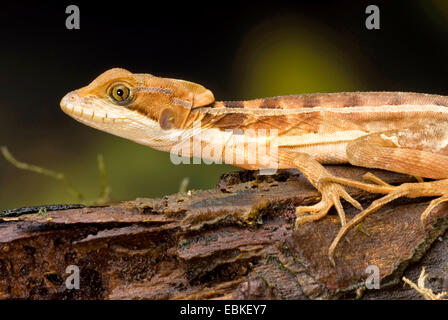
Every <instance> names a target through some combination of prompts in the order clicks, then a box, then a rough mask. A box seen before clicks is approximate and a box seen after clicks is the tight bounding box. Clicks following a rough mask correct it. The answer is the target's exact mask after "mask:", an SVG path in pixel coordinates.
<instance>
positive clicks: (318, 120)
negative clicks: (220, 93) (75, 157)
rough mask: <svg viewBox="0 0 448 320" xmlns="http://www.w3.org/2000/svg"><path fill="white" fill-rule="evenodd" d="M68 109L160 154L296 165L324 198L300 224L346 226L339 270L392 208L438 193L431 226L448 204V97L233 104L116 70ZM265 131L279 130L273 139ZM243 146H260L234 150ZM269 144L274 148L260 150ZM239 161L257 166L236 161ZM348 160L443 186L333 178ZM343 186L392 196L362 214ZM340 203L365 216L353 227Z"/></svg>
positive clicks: (329, 96) (200, 90) (66, 102)
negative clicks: (362, 232)
mask: <svg viewBox="0 0 448 320" xmlns="http://www.w3.org/2000/svg"><path fill="white" fill-rule="evenodd" d="M61 108H62V110H63V111H64V112H65V113H67V114H68V115H70V116H71V117H73V118H75V119H76V120H78V121H80V122H82V123H84V124H86V125H88V126H91V127H94V128H97V129H99V130H103V131H106V132H109V133H111V134H114V135H117V136H121V137H124V138H127V139H130V140H132V141H135V142H137V143H140V144H144V145H147V146H150V147H152V148H155V149H158V150H163V151H168V152H174V153H176V154H178V153H181V154H182V156H190V157H191V156H195V157H202V158H203V159H210V158H212V159H215V160H216V159H224V162H226V163H228V164H233V165H237V166H239V167H242V168H246V169H261V168H268V167H272V166H274V167H276V168H298V169H299V170H300V171H301V172H302V173H303V174H304V175H305V176H306V178H307V179H308V180H309V181H310V182H311V183H312V184H313V185H314V186H315V187H316V188H317V189H318V190H319V191H320V193H321V195H322V198H321V200H320V202H318V203H317V204H315V205H312V206H299V207H297V209H296V215H297V219H296V228H298V227H299V226H300V225H301V224H303V223H305V222H309V221H313V220H318V219H321V218H322V217H324V216H325V215H326V214H327V212H328V211H329V210H330V208H331V207H332V206H335V208H336V210H337V212H338V215H339V218H340V222H341V225H342V226H341V229H340V231H339V233H338V235H337V236H336V238H335V239H334V241H333V243H332V244H331V246H330V248H329V257H330V260H331V261H332V262H333V264H334V260H333V256H334V251H335V249H336V246H337V244H338V242H339V241H340V240H341V239H342V237H343V236H344V235H345V234H346V233H347V232H348V231H349V230H350V229H351V228H353V227H354V226H356V225H357V224H359V223H360V222H361V221H362V220H363V219H364V218H365V217H366V216H367V215H369V214H371V213H373V212H375V211H376V210H378V209H379V208H381V207H382V206H384V205H385V204H386V203H388V202H390V201H392V200H394V199H396V198H399V197H409V198H413V197H420V196H438V198H436V199H435V200H433V201H432V202H431V203H430V205H429V206H428V208H427V209H426V210H425V211H424V212H423V213H422V216H421V219H422V221H424V220H425V218H426V217H427V216H428V215H429V213H430V212H431V210H432V209H433V208H434V207H435V206H437V205H438V204H440V203H442V202H445V201H448V97H445V96H440V95H432V94H421V93H407V92H344V93H323V94H321V93H315V94H301V95H290V96H283V97H272V98H265V99H256V100H249V101H231V102H226V101H215V100H214V96H213V94H212V92H211V91H209V90H207V89H206V88H204V87H203V86H201V85H198V84H195V83H192V82H188V81H183V80H176V79H166V78H159V77H155V76H152V75H149V74H133V73H131V72H129V71H127V70H124V69H118V68H116V69H111V70H109V71H106V72H105V73H103V74H101V75H100V76H99V77H98V78H96V79H95V80H94V81H93V82H92V83H90V84H89V85H88V86H86V87H83V88H81V89H78V90H75V91H72V92H70V93H68V94H67V95H66V96H65V97H64V98H63V99H62V101H61ZM198 123H199V125H197V124H198ZM266 130H272V131H275V133H276V134H275V135H270V136H267V135H266V134H265V132H266ZM254 132H255V134H254ZM258 132H263V134H257V133H258ZM198 137H200V138H199V140H198ZM243 138H244V139H243ZM195 139H196V142H195V141H193V140H195ZM192 141H193V142H192ZM198 141H199V142H198ZM218 145H219V148H214V147H218ZM241 145H245V146H249V145H254V146H255V148H253V149H251V150H252V151H247V150H246V149H243V150H246V151H245V152H243V153H241V152H239V151H235V150H238V149H237V148H235V146H241ZM272 145H275V146H276V148H275V152H271V153H266V152H264V151H263V150H266V148H268V147H270V146H272ZM179 146H180V147H179ZM206 149H207V150H208V153H206V154H205V155H204V152H203V151H204V150H206ZM210 149H213V150H214V151H212V152H210ZM173 150H176V151H173ZM262 151H263V152H262ZM229 153H230V155H231V156H225V157H224V154H229ZM238 156H239V157H240V158H241V157H242V158H243V160H247V159H248V158H249V157H250V158H251V159H252V160H251V161H242V162H241V161H239V162H237V161H236V160H235V157H238ZM341 163H350V164H352V165H356V166H362V167H366V168H378V169H384V170H389V171H394V172H399V173H404V174H409V175H414V176H416V177H424V178H431V179H436V180H435V181H429V182H423V180H422V179H420V182H415V183H405V184H402V185H399V186H392V185H389V184H387V183H385V182H383V181H382V180H380V179H379V178H377V177H375V176H374V175H372V174H370V175H369V174H368V175H366V179H367V180H370V182H373V183H363V182H359V181H355V180H349V179H344V178H339V177H335V176H333V175H332V174H330V173H329V172H328V171H327V170H326V169H325V168H324V167H323V164H341ZM343 185H346V186H351V187H356V188H360V189H363V190H366V191H368V192H373V193H382V194H385V196H383V197H382V198H380V199H378V200H375V201H373V202H372V204H371V205H370V206H369V207H368V208H366V209H364V210H363V209H362V207H361V205H360V204H359V203H358V202H357V201H356V200H355V199H353V198H352V197H351V196H350V195H349V194H348V193H347V192H346V191H345V189H344V187H343ZM340 198H343V199H345V200H347V201H348V202H350V203H351V204H352V205H353V206H355V207H356V208H358V209H360V210H362V211H361V212H360V213H359V214H358V215H356V216H355V217H354V218H353V219H351V220H350V221H349V222H346V218H345V213H344V209H343V207H342V204H341V202H340Z"/></svg>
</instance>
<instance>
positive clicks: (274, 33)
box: [0, 0, 448, 209]
mask: <svg viewBox="0 0 448 320" xmlns="http://www.w3.org/2000/svg"><path fill="white" fill-rule="evenodd" d="M69 4H76V5H78V6H79V7H80V11H81V29H80V30H67V29H66V28H65V19H66V17H67V15H66V14H65V8H66V6H67V5H69ZM369 4H371V3H370V2H365V1H359V2H356V3H355V2H353V1H352V2H350V1H332V2H328V3H327V2H318V1H317V2H315V1H314V2H313V3H312V4H311V3H307V2H304V3H298V2H295V3H292V2H286V1H276V2H271V3H269V2H262V1H257V2H244V4H241V3H238V2H225V3H220V4H211V3H200V2H198V3H196V2H195V3H194V4H192V3H184V4H179V3H176V4H171V3H168V2H167V3H161V2H159V3H158V4H155V3H149V2H135V1H127V2H122V3H120V4H119V5H110V3H109V2H104V3H99V2H98V3H95V4H92V3H90V2H85V1H78V2H77V3H68V2H67V3H64V2H61V3H59V4H57V5H54V4H53V5H50V4H35V3H30V4H26V3H21V4H5V5H2V10H1V12H0V30H1V31H2V38H1V39H2V40H1V42H0V49H1V50H0V66H1V68H0V93H1V94H0V145H6V146H8V148H9V150H10V151H11V152H12V153H13V154H14V155H15V156H16V157H17V158H18V159H19V160H22V161H26V162H29V163H33V164H36V165H40V166H43V167H46V168H50V169H53V170H55V171H58V172H63V173H65V174H66V175H67V176H68V177H70V179H71V180H72V181H73V183H74V184H75V185H76V187H77V188H78V189H80V190H81V191H82V192H83V193H84V194H85V196H86V198H87V200H92V199H95V198H96V197H97V196H98V193H99V184H100V177H99V173H98V170H97V166H96V157H97V154H98V153H101V154H103V156H104V160H105V164H106V171H107V174H108V179H109V185H110V187H111V188H112V199H113V200H115V201H120V200H131V199H134V198H136V197H160V196H163V195H165V194H170V193H174V192H177V191H178V189H179V184H180V183H181V181H182V179H183V178H185V177H188V178H189V180H190V184H189V186H188V189H204V188H212V187H214V186H215V184H216V182H217V181H218V178H219V175H220V174H221V173H224V172H228V171H232V170H238V169H237V168H234V167H230V166H226V165H178V166H176V165H173V164H172V163H171V162H170V160H169V154H168V153H163V152H159V151H154V150H151V149H149V148H147V147H144V146H141V145H138V144H135V143H132V142H129V141H126V140H124V139H122V138H118V137H115V136H112V135H109V134H106V133H102V132H100V131H96V130H94V129H92V128H89V127H87V126H84V125H81V124H79V123H77V122H75V121H74V120H73V119H71V118H69V117H68V116H66V115H65V114H63V113H62V111H60V109H59V100H60V98H61V97H62V96H63V95H64V94H65V93H67V92H68V91H71V90H73V89H76V88H79V87H82V86H84V85H87V84H88V83H89V82H90V81H91V80H93V79H94V78H95V77H96V76H97V75H99V74H100V73H101V72H103V71H105V70H107V69H109V68H112V67H123V68H126V69H128V70H130V71H132V72H139V73H152V74H154V75H157V76H162V77H171V78H180V79H185V80H190V81H194V82H197V83H200V84H202V85H204V86H206V87H207V88H209V89H211V90H212V91H213V92H214V94H215V97H216V99H217V100H241V99H252V98H260V97H266V96H275V95H285V94H295V93H311V92H337V91H370V90H385V91H415V92H426V93H438V94H448V86H447V81H446V79H447V78H448V63H447V61H448V44H447V43H446V42H447V39H448V37H447V35H448V2H447V1H442V0H440V1H376V2H375V4H376V5H378V6H379V8H380V19H381V29H380V30H367V29H366V27H365V19H366V18H367V14H366V13H365V9H366V7H367V5H369ZM73 202H77V200H76V198H75V197H74V196H73V195H72V194H71V193H70V192H69V191H68V189H67V188H66V187H65V186H64V184H62V183H61V182H59V181H56V180H53V179H50V178H47V177H44V176H41V175H37V174H33V173H30V172H26V171H20V170H18V169H16V168H14V167H13V166H12V165H11V164H10V163H8V162H7V161H5V160H4V159H3V158H0V209H7V208H13V207H21V206H28V205H41V204H51V203H73Z"/></svg>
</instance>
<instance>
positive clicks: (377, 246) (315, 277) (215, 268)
mask: <svg viewBox="0 0 448 320" xmlns="http://www.w3.org/2000/svg"><path fill="white" fill-rule="evenodd" d="M329 170H331V171H332V172H334V173H335V174H336V175H339V176H344V177H348V178H354V179H358V180H361V177H362V175H363V174H364V173H365V172H366V171H365V170H363V169H361V168H353V167H344V166H334V167H329ZM372 172H373V173H375V174H376V175H378V176H379V177H380V178H382V179H384V180H385V181H387V182H389V183H391V184H399V183H402V182H409V181H414V178H412V177H409V176H405V175H399V174H393V173H390V172H385V171H379V170H373V171H372ZM349 191H350V193H351V194H352V196H354V198H356V199H357V200H358V201H360V202H361V203H362V204H363V206H364V207H366V206H367V205H368V204H369V203H370V202H371V201H372V199H374V198H375V197H378V196H377V195H372V194H368V193H365V192H361V191H359V190H355V189H353V190H352V189H349ZM318 197H319V193H318V192H317V191H316V190H315V189H314V188H313V187H312V186H311V185H310V184H309V183H308V182H307V181H306V179H304V178H303V176H301V175H300V174H298V173H297V172H294V171H279V172H278V173H277V174H276V175H273V176H263V175H259V174H258V173H257V172H256V171H240V172H233V173H229V174H225V175H223V176H222V177H221V179H220V181H219V183H218V185H217V187H216V189H213V190H206V191H189V192H188V193H180V194H174V195H170V196H166V197H164V198H162V199H137V200H135V201H128V202H125V203H120V204H116V205H110V206H107V207H87V208H75V209H68V210H58V211H48V212H46V213H42V212H40V213H31V214H30V213H27V212H26V210H25V211H23V210H22V212H21V213H22V214H21V215H18V216H17V217H12V216H11V215H10V216H8V217H3V218H2V219H1V220H0V297H1V298H3V299H11V298H26V299H132V298H147V299H211V298H221V299H226V298H228V299H318V298H326V299H337V298H362V299H421V296H420V294H419V293H417V292H416V291H415V290H414V289H412V288H410V287H409V286H404V285H403V281H402V280H401V278H402V276H403V275H405V276H406V277H407V278H409V279H411V280H413V281H414V282H415V281H416V279H417V278H418V275H419V273H420V270H421V268H422V266H425V267H426V271H427V273H428V274H429V275H430V278H429V280H430V281H429V282H430V283H429V284H430V287H432V288H433V290H434V291H435V292H438V291H441V290H445V291H446V289H447V288H446V287H447V285H448V281H447V279H448V271H447V266H448V239H447V238H448V237H447V235H446V233H445V231H446V229H447V227H448V207H447V206H445V205H440V206H439V207H437V208H436V209H434V211H433V212H432V214H431V217H430V219H428V221H427V223H426V225H425V226H422V225H421V223H420V214H421V212H422V211H423V210H424V208H425V206H426V205H427V204H428V199H414V200H412V201H411V200H403V199H402V200H397V201H395V202H393V203H392V204H390V205H388V206H386V207H385V208H383V209H382V210H381V211H379V212H378V213H376V214H374V215H372V216H370V217H368V218H367V219H366V221H365V223H363V225H362V227H360V228H357V229H354V230H352V231H350V232H349V234H348V235H347V236H346V239H345V240H344V241H343V242H342V243H341V245H340V246H339V247H338V249H337V252H336V267H333V266H331V264H330V262H329V260H328V256H327V250H328V246H329V244H330V243H331V241H332V239H333V238H334V237H335V235H336V233H337V231H338V228H339V222H338V218H337V215H335V213H334V212H333V210H332V211H331V212H330V214H329V215H328V216H327V217H326V218H324V219H322V220H320V221H317V222H314V223H308V224H305V225H303V226H302V227H301V228H300V229H299V230H297V231H295V230H294V227H293V226H294V218H295V215H294V208H295V206H297V205H300V204H303V205H306V204H311V203H315V202H316V201H317V200H318ZM345 207H346V212H347V214H348V215H349V217H348V218H350V216H353V214H355V213H356V210H355V209H352V208H350V206H349V205H348V204H346V203H345ZM23 213H25V214H23ZM70 265H75V266H77V267H79V271H80V273H79V275H80V288H79V289H67V287H66V283H65V282H66V278H67V276H69V274H67V273H66V270H67V267H68V266H70ZM368 266H376V267H377V268H378V269H377V270H378V271H379V278H380V288H379V289H367V290H366V279H368V277H369V276H371V275H372V273H371V270H372V269H368V270H370V271H366V268H367V267H368Z"/></svg>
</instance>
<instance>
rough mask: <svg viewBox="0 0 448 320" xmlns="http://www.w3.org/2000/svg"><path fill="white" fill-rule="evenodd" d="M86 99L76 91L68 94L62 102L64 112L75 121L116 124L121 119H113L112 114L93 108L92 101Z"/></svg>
mask: <svg viewBox="0 0 448 320" xmlns="http://www.w3.org/2000/svg"><path fill="white" fill-rule="evenodd" d="M86 100H87V99H86V98H81V97H79V95H78V94H77V92H76V91H72V92H69V93H68V94H66V95H65V96H64V97H63V98H62V99H61V102H60V106H61V109H62V111H64V113H66V114H67V115H69V116H71V117H73V118H74V119H76V120H78V121H81V122H87V123H88V124H92V123H115V121H117V120H120V118H116V117H111V116H110V113H108V112H106V111H103V110H100V109H99V108H95V109H94V108H93V105H92V103H91V101H86Z"/></svg>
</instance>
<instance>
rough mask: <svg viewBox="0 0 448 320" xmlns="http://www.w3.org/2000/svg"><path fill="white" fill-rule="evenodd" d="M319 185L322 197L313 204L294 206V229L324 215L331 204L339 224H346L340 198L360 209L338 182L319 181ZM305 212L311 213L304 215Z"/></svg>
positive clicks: (357, 203) (359, 205)
mask: <svg viewBox="0 0 448 320" xmlns="http://www.w3.org/2000/svg"><path fill="white" fill-rule="evenodd" d="M319 185H320V187H319V191H320V192H321V194H322V199H321V200H320V201H319V202H318V203H317V204H315V205H312V206H300V207H297V208H296V216H297V219H296V229H297V228H298V227H299V226H300V225H302V224H304V223H306V222H310V221H315V220H319V219H321V218H323V217H325V216H326V215H327V213H328V211H329V210H330V209H331V207H332V206H335V208H336V211H337V212H338V215H339V219H340V221H341V225H342V226H344V225H345V224H346V218H345V212H344V208H343V207H342V204H341V201H340V198H343V199H345V200H346V201H348V202H350V203H351V204H352V205H353V206H354V207H356V208H357V209H359V210H362V206H361V204H359V202H358V201H356V200H355V199H353V198H352V197H351V196H350V195H349V194H348V193H347V191H345V189H344V187H343V186H341V185H340V184H338V183H333V182H323V183H319ZM307 213H311V214H309V215H306V214H307Z"/></svg>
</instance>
